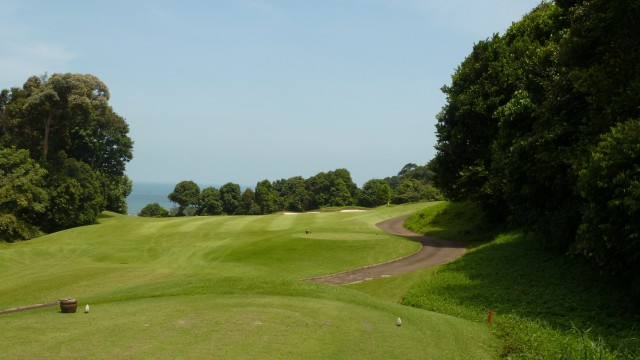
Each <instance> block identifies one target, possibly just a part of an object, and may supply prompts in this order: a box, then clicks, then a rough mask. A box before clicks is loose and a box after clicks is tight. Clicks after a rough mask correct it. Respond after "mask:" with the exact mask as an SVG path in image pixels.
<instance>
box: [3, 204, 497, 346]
mask: <svg viewBox="0 0 640 360" xmlns="http://www.w3.org/2000/svg"><path fill="white" fill-rule="evenodd" d="M425 206H430V204H425V203H423V204H413V205H407V206H396V207H384V208H378V209H375V210H370V211H366V212H357V213H340V212H332V213H320V214H299V215H282V214H275V215H268V216H237V217H235V216H233V217H190V218H171V219H147V218H137V217H127V216H119V215H107V216H106V217H104V218H103V219H101V223H100V224H98V225H92V226H87V227H82V228H77V229H72V230H68V231H63V232H60V233H56V234H52V235H49V236H46V237H43V238H39V239H35V240H32V241H28V242H24V243H20V244H13V245H7V246H4V247H2V248H0V274H2V282H0V294H1V296H0V309H6V308H11V307H16V306H22V305H29V304H36V303H44V302H51V301H55V300H57V299H59V298H65V297H75V298H77V299H78V300H79V309H78V313H76V314H61V313H59V312H58V309H57V308H45V309H38V310H30V311H25V312H17V313H12V314H5V315H0V331H1V332H2V334H3V336H2V337H1V338H0V349H2V350H1V351H2V357H3V358H16V359H17V358H34V359H35V358H37V359H46V358H77V359H79V358H93V359H106V358H110V359H113V358H135V359H138V358H141V359H147V358H148V359H177V358H191V359H192V358H207V359H209V358H229V359H263V358H270V359H273V358H287V359H300V358H312V359H313V358H320V359H324V358H331V359H390V358H407V359H424V358H438V359H483V358H492V357H493V356H494V355H495V351H494V350H495V349H494V347H493V346H492V345H491V343H492V341H491V338H490V333H489V330H488V329H487V328H486V327H485V326H482V325H481V324H476V323H472V322H468V321H465V320H460V319H457V318H454V317H450V316H444V315H439V314H435V313H431V312H427V311H424V310H418V309H413V308H409V307H405V306H401V305H398V304H394V303H391V302H385V301H383V300H381V299H377V298H375V297H372V296H370V295H366V294H363V293H360V292H358V291H355V290H350V289H346V288H340V287H330V286H326V285H319V284H314V283H309V282H306V281H303V279H304V278H307V277H313V276H319V275H323V274H328V273H333V272H338V271H343V270H346V269H351V268H356V267H361V266H365V265H370V264H374V263H379V262H383V261H387V260H390V259H393V258H397V257H400V256H404V255H407V254H409V253H412V252H415V251H416V250H417V249H418V248H419V244H417V243H414V242H411V241H409V240H406V239H402V238H399V237H395V236H392V235H388V234H385V233H383V232H381V231H380V230H379V229H377V228H376V227H375V224H376V223H377V222H379V221H382V220H386V219H389V218H393V217H396V216H400V215H403V214H407V213H412V212H415V211H417V210H419V209H421V208H424V207H425ZM305 230H309V231H310V233H309V234H307V233H305ZM87 303H89V304H90V305H91V313H89V314H83V313H82V309H84V305H85V304H87ZM397 317H401V318H402V320H403V323H402V326H400V327H398V326H396V325H395V321H396V318H397Z"/></svg>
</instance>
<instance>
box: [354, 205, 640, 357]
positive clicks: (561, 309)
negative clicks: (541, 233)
mask: <svg viewBox="0 0 640 360" xmlns="http://www.w3.org/2000/svg"><path fill="white" fill-rule="evenodd" d="M476 211H477V209H474V208H473V206H470V205H468V204H458V205H455V204H454V205H452V204H448V203H442V204H441V205H438V206H434V207H431V208H427V209H424V210H423V211H422V212H420V213H418V214H417V215H416V216H414V218H413V219H411V221H409V222H408V223H413V225H412V226H413V227H414V228H415V227H416V226H417V224H420V222H421V221H427V222H428V221H430V222H431V224H424V223H423V224H420V226H419V228H422V229H427V233H429V234H431V235H437V236H440V237H445V238H450V239H454V240H459V241H463V242H467V243H470V244H471V245H472V247H473V248H472V249H471V250H469V251H468V252H467V253H466V254H465V255H464V256H463V257H462V258H460V259H458V260H456V261H453V262H450V263H448V264H445V265H442V266H441V267H439V268H438V269H437V271H435V272H434V273H433V274H432V275H431V276H426V277H424V278H422V279H421V280H419V281H416V282H413V283H411V281H412V279H409V280H408V282H407V283H406V284H404V286H405V287H409V290H408V292H407V293H406V294H405V297H404V300H405V303H406V304H408V305H410V306H414V307H418V308H422V309H427V310H430V311H435V312H438V313H443V314H449V315H453V316H456V317H460V318H464V319H468V320H472V321H474V322H476V323H486V321H487V315H488V311H489V309H491V308H493V309H494V310H495V316H494V325H495V326H493V328H494V335H495V337H496V338H498V339H499V340H500V342H501V343H502V350H501V356H502V357H506V358H511V359H530V358H534V359H618V358H619V359H638V358H640V330H639V329H638V326H639V325H640V313H639V311H638V310H639V309H638V305H639V304H638V301H637V300H638V299H637V298H635V297H633V296H632V295H630V294H628V293H625V291H624V290H621V289H620V287H616V286H612V285H611V284H610V283H609V282H608V280H607V279H604V278H602V277H600V276H599V275H598V274H597V273H595V272H593V271H592V270H591V269H590V268H587V267H585V266H583V265H582V264H580V263H578V262H576V261H574V260H570V259H567V258H566V257H563V256H558V255H554V254H550V253H548V252H546V251H545V250H544V249H543V248H542V246H541V245H540V241H539V239H536V238H535V237H534V236H532V235H529V236H525V235H523V234H522V233H518V232H511V233H501V234H499V235H497V236H489V235H491V232H490V231H489V232H485V233H483V231H479V235H478V236H474V235H472V234H471V232H473V231H474V229H478V228H479V227H478V224H477V223H474V222H473V221H470V219H472V218H474V216H473V214H474V212H476ZM463 212H468V214H466V215H464V214H461V213H463ZM476 216H477V214H476ZM478 218H479V217H478ZM464 219H466V220H464ZM480 229H482V227H480ZM486 236H489V237H488V238H489V239H490V241H488V242H485V243H484V244H482V243H481V242H480V241H481V240H482V238H483V237H485V238H486ZM376 285H377V284H376V283H371V284H367V285H365V287H367V286H368V287H369V291H370V289H371V287H375V286H376ZM365 291H366V289H365Z"/></svg>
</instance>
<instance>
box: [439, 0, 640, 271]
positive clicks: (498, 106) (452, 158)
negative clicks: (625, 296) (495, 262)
mask: <svg viewBox="0 0 640 360" xmlns="http://www.w3.org/2000/svg"><path fill="white" fill-rule="evenodd" d="M638 16H640V6H639V5H638V3H637V1H632V0H615V1H605V0H591V1H557V2H556V3H542V4H540V5H539V6H538V7H536V8H535V9H533V10H532V11H531V12H530V13H529V14H527V15H526V16H524V17H523V18H522V19H521V20H520V21H518V22H516V23H514V24H513V25H512V26H511V27H510V28H509V29H508V30H507V31H506V32H505V34H504V35H502V36H499V35H494V36H493V37H491V38H489V39H486V40H484V41H480V42H478V43H477V44H476V45H475V46H474V48H473V50H472V52H471V54H470V55H469V56H468V57H467V58H466V59H465V60H464V61H463V62H462V64H461V65H460V66H459V67H458V68H457V70H456V72H455V74H454V75H453V76H452V82H451V85H449V86H445V87H444V88H443V91H444V92H445V94H446V95H447V103H446V105H445V106H444V107H443V109H442V112H441V113H440V114H439V116H438V124H437V135H438V144H437V146H436V149H437V154H436V157H435V159H434V162H433V164H434V166H433V170H434V171H435V180H436V183H437V185H439V186H440V187H441V188H442V189H443V190H444V191H445V193H446V194H447V196H449V197H450V198H452V199H460V200H475V201H477V202H479V203H480V204H481V205H482V206H483V208H484V209H485V211H486V212H487V213H489V214H490V215H493V218H494V219H503V218H509V219H510V220H511V223H512V224H514V225H517V226H521V227H524V228H526V229H529V230H532V231H535V232H536V233H538V234H540V235H541V239H543V240H544V241H545V243H547V244H549V245H553V246H554V247H558V248H559V249H562V250H563V251H566V250H567V249H572V250H571V251H572V252H573V253H574V254H579V255H582V256H585V257H586V258H588V259H590V260H593V262H594V263H595V264H597V265H598V266H601V268H602V269H603V270H606V271H608V272H617V271H619V270H620V264H626V265H625V266H638V264H639V263H640V246H638V244H637V243H636V242H635V240H634V239H635V236H637V227H635V226H634V225H633V224H637V223H638V219H637V213H636V212H635V211H637V210H636V209H635V208H634V207H633V206H627V205H624V204H629V203H633V202H634V201H635V200H636V198H634V196H635V195H633V194H634V191H635V190H634V189H635V188H634V186H635V185H634V180H630V179H633V176H634V174H636V173H634V171H635V170H633V169H635V168H636V167H637V166H638V158H637V156H634V155H631V154H634V153H636V154H637V152H638V149H637V148H636V147H634V145H633V144H634V143H635V144H637V143H638V136H637V133H636V132H635V131H636V130H634V129H635V127H634V126H636V125H633V124H634V120H633V119H638V118H640V37H638V36H637V34H638V33H640V24H639V23H638V21H637V18H638ZM621 124H626V125H621ZM612 128H613V130H612ZM614 144H615V145H614ZM608 176H611V178H609V182H608V185H607V186H605V187H602V186H604V185H603V183H606V181H605V177H608ZM635 176H636V178H635V179H636V180H637V174H636V175H635ZM572 244H573V245H572Z"/></svg>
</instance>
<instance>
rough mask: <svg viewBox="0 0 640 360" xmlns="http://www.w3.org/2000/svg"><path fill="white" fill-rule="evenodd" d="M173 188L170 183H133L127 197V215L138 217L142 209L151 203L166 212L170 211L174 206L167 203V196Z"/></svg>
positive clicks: (169, 202)
mask: <svg viewBox="0 0 640 360" xmlns="http://www.w3.org/2000/svg"><path fill="white" fill-rule="evenodd" d="M175 187H176V184H172V183H151V182H136V181H134V182H133V187H132V189H131V194H129V196H127V207H128V213H129V215H138V213H139V212H140V210H142V208H144V207H145V206H147V205H148V204H152V203H158V204H160V206H162V207H163V208H165V209H167V210H169V209H171V208H172V207H173V206H175V204H174V203H172V202H171V201H169V199H168V198H167V196H169V194H171V192H172V191H173V189H174V188H175Z"/></svg>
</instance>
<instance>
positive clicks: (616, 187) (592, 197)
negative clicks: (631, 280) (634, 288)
mask: <svg viewBox="0 0 640 360" xmlns="http://www.w3.org/2000/svg"><path fill="white" fill-rule="evenodd" d="M578 190H579V191H580V195H581V196H582V198H584V200H585V203H584V205H583V207H582V223H581V225H580V228H579V231H578V237H577V241H576V243H575V244H574V246H573V249H572V251H573V253H575V254H579V255H582V256H584V257H586V258H588V259H591V260H592V261H594V262H595V263H597V264H598V265H599V266H600V267H602V268H605V269H607V271H608V272H611V273H614V274H616V275H625V274H627V273H629V272H632V273H636V274H640V120H629V121H626V122H624V123H620V124H619V125H617V126H616V127H614V128H613V129H612V130H611V131H610V132H608V133H606V134H605V135H603V136H602V137H601V142H600V143H599V144H598V146H596V148H595V149H594V150H593V151H592V152H591V157H590V159H589V161H588V162H587V163H586V164H585V165H584V166H583V169H582V170H581V171H580V176H579V180H578ZM635 280H636V281H640V278H637V279H635ZM637 285H640V284H637Z"/></svg>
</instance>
